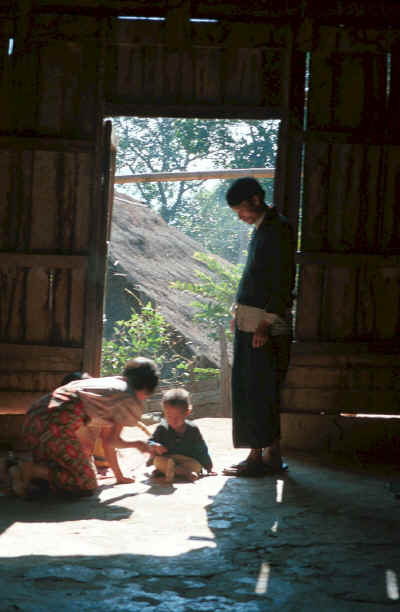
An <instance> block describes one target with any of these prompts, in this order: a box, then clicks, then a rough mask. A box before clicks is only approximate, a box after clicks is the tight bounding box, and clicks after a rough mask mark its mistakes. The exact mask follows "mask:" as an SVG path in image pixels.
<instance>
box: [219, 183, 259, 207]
mask: <svg viewBox="0 0 400 612" xmlns="http://www.w3.org/2000/svg"><path fill="white" fill-rule="evenodd" d="M254 195H258V196H260V200H261V201H262V202H264V196H265V191H264V189H263V188H262V187H261V185H260V183H259V182H258V181H257V180H256V179H255V178H253V177H252V176H245V177H244V178H240V179H237V180H236V181H234V182H233V183H232V185H231V186H230V187H229V189H228V191H227V192H226V201H227V202H228V204H229V206H231V207H232V206H239V204H240V203H241V202H243V200H249V199H250V198H252V197H253V196H254Z"/></svg>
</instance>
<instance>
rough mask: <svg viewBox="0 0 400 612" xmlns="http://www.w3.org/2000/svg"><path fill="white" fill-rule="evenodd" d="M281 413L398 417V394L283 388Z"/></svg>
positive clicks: (399, 407)
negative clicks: (394, 415)
mask: <svg viewBox="0 0 400 612" xmlns="http://www.w3.org/2000/svg"><path fill="white" fill-rule="evenodd" d="M281 408H282V412H292V413H294V412H298V413H306V414H310V413H313V414H338V413H347V414H349V413H350V414H399V413H400V401H399V393H398V391H387V390H383V391H381V390H372V391H370V390H362V391H358V390H355V391H354V390H349V389H323V388H322V389H321V388H320V389H294V388H284V389H283V392H282V401H281Z"/></svg>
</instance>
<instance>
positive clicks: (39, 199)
mask: <svg viewBox="0 0 400 612" xmlns="http://www.w3.org/2000/svg"><path fill="white" fill-rule="evenodd" d="M59 163H60V154H59V153H53V152H48V151H36V152H35V154H34V165H33V186H32V225H31V232H30V244H29V248H30V249H31V250H36V249H40V250H41V251H50V250H56V249H57V248H58V244H57V237H58V231H57V230H58V226H57V207H58V197H59V195H58V183H57V168H58V164H59Z"/></svg>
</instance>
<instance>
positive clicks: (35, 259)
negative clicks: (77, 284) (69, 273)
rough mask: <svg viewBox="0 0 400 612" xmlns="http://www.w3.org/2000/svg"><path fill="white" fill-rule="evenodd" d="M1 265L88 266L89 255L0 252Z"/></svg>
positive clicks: (30, 266)
mask: <svg viewBox="0 0 400 612" xmlns="http://www.w3.org/2000/svg"><path fill="white" fill-rule="evenodd" d="M0 265H8V266H10V265H13V266H21V267H27V268H33V267H34V266H42V267H46V266H47V267H48V268H67V269H69V268H86V267H87V256H85V255H58V254H57V253H48V254H34V253H15V252H2V253H0Z"/></svg>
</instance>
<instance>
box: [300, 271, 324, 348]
mask: <svg viewBox="0 0 400 612" xmlns="http://www.w3.org/2000/svg"><path fill="white" fill-rule="evenodd" d="M323 279H324V275H323V268H322V266H320V265H308V266H302V267H301V268H300V279H299V291H298V298H297V310H296V339H297V340H310V339H317V338H320V326H321V314H322V313H321V307H322V296H323Z"/></svg>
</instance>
